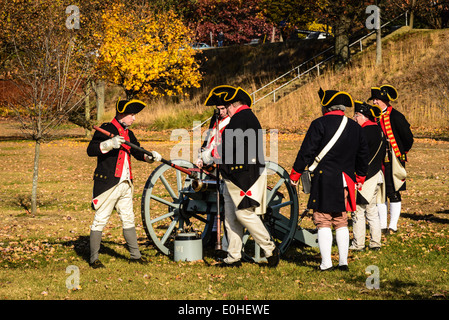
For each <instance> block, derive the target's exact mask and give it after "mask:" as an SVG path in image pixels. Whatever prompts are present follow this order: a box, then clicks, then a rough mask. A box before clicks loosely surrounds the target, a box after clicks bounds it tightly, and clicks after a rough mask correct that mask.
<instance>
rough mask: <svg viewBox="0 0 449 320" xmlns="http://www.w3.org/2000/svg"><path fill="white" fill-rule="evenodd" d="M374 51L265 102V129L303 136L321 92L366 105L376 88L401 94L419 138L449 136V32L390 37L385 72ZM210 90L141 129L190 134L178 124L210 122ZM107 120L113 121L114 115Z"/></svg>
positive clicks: (258, 109)
mask: <svg viewBox="0 0 449 320" xmlns="http://www.w3.org/2000/svg"><path fill="white" fill-rule="evenodd" d="M374 46H375V45H372V46H371V47H369V48H365V50H364V51H363V52H362V53H359V54H356V55H354V57H353V60H352V63H351V66H349V67H348V68H346V69H344V70H341V71H339V72H335V71H332V70H325V73H324V74H322V75H321V76H320V77H318V78H315V79H312V80H311V81H310V82H308V83H307V84H305V85H304V86H302V87H300V88H299V89H297V90H295V91H294V92H292V93H291V94H289V95H287V96H285V97H284V98H282V99H280V100H278V101H277V102H276V103H270V102H269V101H262V102H261V103H259V104H256V105H255V106H254V111H255V113H256V114H257V116H258V118H259V120H260V121H261V123H262V126H263V127H264V128H267V129H268V128H275V129H279V130H281V131H284V132H301V133H304V132H305V131H306V129H307V128H308V126H309V124H310V122H311V121H312V120H313V119H315V118H316V117H318V116H319V115H320V112H321V110H320V106H319V99H318V95H317V92H318V89H319V88H320V87H322V88H323V89H336V90H343V91H346V92H349V93H350V94H351V95H352V96H353V97H354V99H357V100H367V99H368V98H369V97H370V88H371V87H372V86H380V85H382V84H387V83H388V84H391V85H393V86H395V87H396V88H397V89H398V92H399V98H398V100H396V101H394V102H393V105H394V106H395V107H396V108H397V109H399V110H400V111H402V112H403V113H404V114H405V115H406V117H407V119H408V120H409V122H410V123H411V125H412V130H413V132H414V133H415V134H417V135H424V136H441V135H446V136H447V132H448V131H449V130H448V127H449V116H448V113H447V110H448V108H449V101H448V100H447V99H445V98H444V96H443V92H444V90H445V89H446V88H445V87H446V86H447V84H448V82H449V76H448V74H449V73H448V70H449V68H448V66H449V62H448V61H449V30H413V31H410V30H407V29H405V30H404V29H403V30H402V32H399V33H396V34H393V35H391V36H389V37H387V38H386V39H385V40H384V41H383V47H382V50H383V51H382V57H383V60H382V65H381V66H376V64H375V60H376V57H375V50H374V49H375V48H374ZM247 78H250V77H247ZM235 81H237V80H235ZM256 87H257V86H256V84H255V82H248V83H247V84H246V85H245V89H247V91H248V92H253V91H254V90H255V89H256ZM210 89H211V88H209V87H208V86H207V85H206V84H203V87H202V88H201V89H200V90H199V91H198V92H197V94H196V95H195V98H192V99H186V100H185V101H183V102H181V103H175V102H170V101H169V100H167V99H166V100H164V101H163V100H160V101H158V102H152V103H150V107H149V108H146V109H144V111H142V112H141V113H140V114H139V123H140V126H141V127H144V128H151V127H153V128H155V129H160V128H161V126H164V127H167V126H168V127H170V123H171V127H172V128H173V125H174V126H175V127H176V126H178V127H179V126H181V127H190V128H191V126H192V123H190V122H189V121H190V119H189V121H184V122H182V121H180V120H179V121H178V120H176V118H184V120H186V119H185V118H186V116H185V115H186V114H192V115H193V117H197V118H198V120H203V119H206V118H207V117H205V116H204V114H203V115H202V116H201V114H202V113H204V112H205V107H204V106H203V103H204V101H202V99H201V97H203V96H204V95H205V94H207V92H208V91H209V90H210ZM268 99H269V98H267V100H268ZM352 112H353V111H352V110H348V112H347V115H348V116H352ZM106 116H107V117H110V116H112V113H110V114H106ZM181 120H182V119H181ZM155 124H157V125H156V126H155Z"/></svg>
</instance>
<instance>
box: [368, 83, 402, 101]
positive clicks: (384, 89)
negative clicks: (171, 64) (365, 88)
mask: <svg viewBox="0 0 449 320" xmlns="http://www.w3.org/2000/svg"><path fill="white" fill-rule="evenodd" d="M397 98H398V91H397V90H396V89H395V88H394V87H393V86H391V85H389V84H384V85H383V86H381V87H372V88H371V97H370V98H369V99H368V100H373V99H379V100H382V101H394V100H396V99H397Z"/></svg>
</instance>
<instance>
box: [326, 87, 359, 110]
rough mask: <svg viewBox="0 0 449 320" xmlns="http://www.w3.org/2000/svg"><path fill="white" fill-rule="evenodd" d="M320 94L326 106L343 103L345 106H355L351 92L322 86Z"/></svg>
mask: <svg viewBox="0 0 449 320" xmlns="http://www.w3.org/2000/svg"><path fill="white" fill-rule="evenodd" d="M318 96H319V97H320V100H321V105H322V106H323V107H325V108H330V107H332V106H336V105H343V106H345V107H349V108H352V107H354V100H352V97H351V95H350V94H349V93H347V92H344V91H337V90H326V91H324V90H323V89H322V88H320V90H319V91H318Z"/></svg>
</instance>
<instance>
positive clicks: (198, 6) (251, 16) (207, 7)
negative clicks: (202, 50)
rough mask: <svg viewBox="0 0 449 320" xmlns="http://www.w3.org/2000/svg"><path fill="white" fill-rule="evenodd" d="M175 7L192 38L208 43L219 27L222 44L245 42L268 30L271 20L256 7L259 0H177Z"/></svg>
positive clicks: (269, 29) (260, 36)
mask: <svg viewBox="0 0 449 320" xmlns="http://www.w3.org/2000/svg"><path fill="white" fill-rule="evenodd" d="M178 1H179V2H178V3H179V5H178V7H179V8H181V9H177V10H178V12H179V14H180V15H181V16H182V18H183V20H184V21H185V23H186V25H187V26H188V27H189V28H190V29H191V30H193V31H194V33H195V41H198V42H206V43H210V34H211V33H212V35H213V38H214V40H215V37H216V36H217V34H218V33H219V31H223V32H224V35H225V43H226V44H241V43H247V42H249V41H250V40H251V39H252V38H262V37H264V36H265V35H269V34H271V31H272V24H271V23H270V22H268V20H267V18H266V17H265V16H264V15H263V13H262V9H261V8H260V5H259V4H260V2H261V1H260V0H247V1H242V0H195V1H193V0H178Z"/></svg>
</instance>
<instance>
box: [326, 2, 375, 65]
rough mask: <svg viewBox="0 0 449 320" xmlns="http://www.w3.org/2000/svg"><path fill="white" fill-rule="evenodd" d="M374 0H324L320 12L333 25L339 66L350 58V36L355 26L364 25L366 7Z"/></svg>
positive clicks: (335, 53)
mask: <svg viewBox="0 0 449 320" xmlns="http://www.w3.org/2000/svg"><path fill="white" fill-rule="evenodd" d="M371 2H372V1H358V0H337V1H331V0H324V1H323V6H322V8H321V10H320V13H321V14H322V15H323V16H324V17H325V18H326V19H327V20H328V21H329V23H330V24H331V25H332V30H333V34H334V38H335V44H334V55H335V57H336V59H335V63H336V66H337V67H341V66H344V65H346V64H347V63H348V62H349V59H350V50H349V36H350V34H351V31H352V30H353V29H355V27H357V26H360V25H363V23H364V21H365V19H366V14H365V9H366V7H367V6H368V5H370V4H372V3H371Z"/></svg>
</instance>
